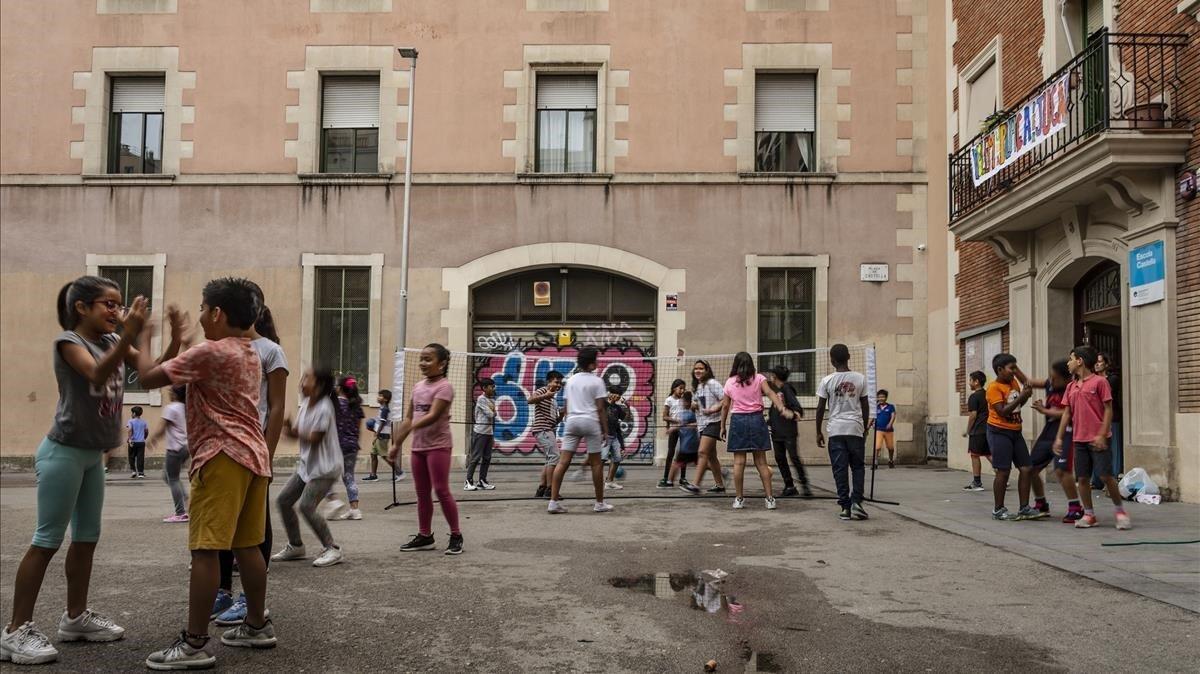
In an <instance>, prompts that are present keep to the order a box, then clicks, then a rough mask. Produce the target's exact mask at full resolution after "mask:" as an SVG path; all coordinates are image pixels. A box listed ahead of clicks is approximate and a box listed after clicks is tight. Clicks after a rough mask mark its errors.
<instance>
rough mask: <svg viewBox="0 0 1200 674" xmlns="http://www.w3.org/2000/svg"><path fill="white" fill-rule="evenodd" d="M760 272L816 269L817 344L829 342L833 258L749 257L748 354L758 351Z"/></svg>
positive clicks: (824, 256)
mask: <svg viewBox="0 0 1200 674" xmlns="http://www.w3.org/2000/svg"><path fill="white" fill-rule="evenodd" d="M760 269H812V270H814V280H813V281H814V282H813V304H814V315H813V344H814V346H815V347H816V348H821V347H825V346H828V341H829V255H827V254H824V255H755V254H753V253H749V254H747V255H746V350H747V351H749V352H750V353H755V352H757V351H758V281H759V273H758V272H759V270H760Z"/></svg>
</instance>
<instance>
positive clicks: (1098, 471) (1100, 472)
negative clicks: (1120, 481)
mask: <svg viewBox="0 0 1200 674" xmlns="http://www.w3.org/2000/svg"><path fill="white" fill-rule="evenodd" d="M1093 471H1094V474H1095V475H1096V477H1102V478H1103V477H1112V454H1111V453H1110V452H1109V450H1107V449H1105V450H1104V451H1102V452H1098V451H1096V450H1094V449H1092V443H1090V442H1076V443H1075V478H1076V479H1084V478H1091V477H1092V475H1093Z"/></svg>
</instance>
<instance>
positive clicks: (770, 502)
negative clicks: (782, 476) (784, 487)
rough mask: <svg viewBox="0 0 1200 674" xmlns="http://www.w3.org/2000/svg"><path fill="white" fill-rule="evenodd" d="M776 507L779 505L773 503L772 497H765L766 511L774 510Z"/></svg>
mask: <svg viewBox="0 0 1200 674" xmlns="http://www.w3.org/2000/svg"><path fill="white" fill-rule="evenodd" d="M778 507H779V504H778V503H776V502H775V498H774V497H767V510H774V509H776V508H778Z"/></svg>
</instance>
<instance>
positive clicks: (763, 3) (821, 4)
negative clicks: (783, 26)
mask: <svg viewBox="0 0 1200 674" xmlns="http://www.w3.org/2000/svg"><path fill="white" fill-rule="evenodd" d="M746 11H747V12H828V11H829V0H746Z"/></svg>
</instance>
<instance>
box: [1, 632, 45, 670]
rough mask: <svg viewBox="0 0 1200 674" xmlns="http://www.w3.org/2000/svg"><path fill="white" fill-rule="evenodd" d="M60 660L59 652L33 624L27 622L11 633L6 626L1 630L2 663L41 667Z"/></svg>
mask: <svg viewBox="0 0 1200 674" xmlns="http://www.w3.org/2000/svg"><path fill="white" fill-rule="evenodd" d="M57 659H58V650H57V649H55V648H54V646H51V645H50V640H49V639H47V638H46V635H45V634H42V631H41V630H39V629H38V628H37V626H36V625H34V624H33V623H32V622H27V623H25V624H24V625H21V626H20V627H18V628H17V629H16V631H13V632H9V631H8V627H7V626H6V627H5V628H4V629H3V630H0V661H4V662H9V661H11V662H12V663H13V664H14V665H40V664H43V663H46V662H54V661H55V660H57Z"/></svg>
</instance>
